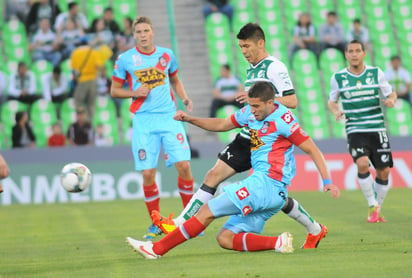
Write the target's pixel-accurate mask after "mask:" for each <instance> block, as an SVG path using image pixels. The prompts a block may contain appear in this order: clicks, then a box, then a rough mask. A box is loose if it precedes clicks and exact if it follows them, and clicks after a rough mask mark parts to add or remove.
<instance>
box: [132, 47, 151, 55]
mask: <svg viewBox="0 0 412 278" xmlns="http://www.w3.org/2000/svg"><path fill="white" fill-rule="evenodd" d="M136 50H137V52H139V53H140V54H143V55H147V56H150V55H152V54H153V53H155V51H156V46H155V47H154V49H153V51H151V52H143V51H141V50H140V49H139V48H137V46H136Z"/></svg>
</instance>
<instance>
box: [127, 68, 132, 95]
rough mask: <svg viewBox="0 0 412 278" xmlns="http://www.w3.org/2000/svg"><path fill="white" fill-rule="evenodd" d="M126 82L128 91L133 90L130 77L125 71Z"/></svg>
mask: <svg viewBox="0 0 412 278" xmlns="http://www.w3.org/2000/svg"><path fill="white" fill-rule="evenodd" d="M126 80H127V83H129V90H130V91H132V90H133V80H132V76H131V75H130V73H129V72H127V71H126Z"/></svg>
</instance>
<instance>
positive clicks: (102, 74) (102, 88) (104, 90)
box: [97, 67, 112, 97]
mask: <svg viewBox="0 0 412 278" xmlns="http://www.w3.org/2000/svg"><path fill="white" fill-rule="evenodd" d="M111 86H112V80H111V79H110V78H108V77H107V70H106V68H105V67H102V68H101V70H100V71H99V76H98V77H97V95H98V96H102V97H107V96H109V95H110V87H111Z"/></svg>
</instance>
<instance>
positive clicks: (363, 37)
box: [346, 18, 369, 45]
mask: <svg viewBox="0 0 412 278" xmlns="http://www.w3.org/2000/svg"><path fill="white" fill-rule="evenodd" d="M352 40H358V41H361V42H362V43H363V44H364V45H366V44H368V43H369V31H368V29H366V27H363V26H362V24H361V21H360V19H359V18H356V19H354V20H353V21H352V27H351V28H350V29H349V30H348V33H347V34H346V41H348V42H350V41H352Z"/></svg>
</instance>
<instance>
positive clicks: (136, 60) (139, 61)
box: [132, 55, 143, 66]
mask: <svg viewBox="0 0 412 278" xmlns="http://www.w3.org/2000/svg"><path fill="white" fill-rule="evenodd" d="M132 59H133V63H134V65H135V66H140V65H142V64H143V62H142V57H141V56H140V55H133V56H132Z"/></svg>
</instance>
